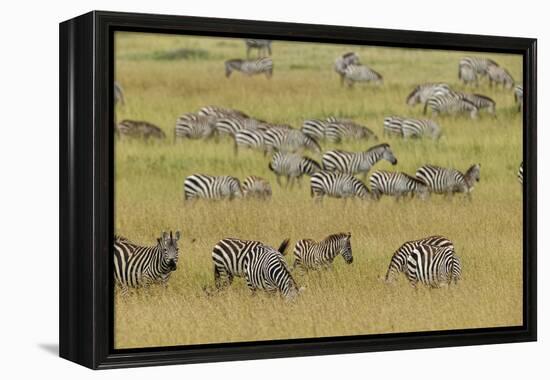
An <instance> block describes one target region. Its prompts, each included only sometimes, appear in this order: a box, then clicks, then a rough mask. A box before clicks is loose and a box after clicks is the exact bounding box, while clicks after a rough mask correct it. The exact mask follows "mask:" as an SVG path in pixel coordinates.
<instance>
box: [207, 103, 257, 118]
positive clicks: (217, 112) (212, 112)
mask: <svg viewBox="0 0 550 380" xmlns="http://www.w3.org/2000/svg"><path fill="white" fill-rule="evenodd" d="M197 113H198V114H199V115H204V116H214V117H216V118H222V117H242V118H248V115H247V114H245V113H244V112H242V111H239V110H236V109H232V108H224V107H219V106H204V107H201V108H200V109H199V111H198V112H197Z"/></svg>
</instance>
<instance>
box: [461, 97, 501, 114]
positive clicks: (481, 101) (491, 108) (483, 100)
mask: <svg viewBox="0 0 550 380" xmlns="http://www.w3.org/2000/svg"><path fill="white" fill-rule="evenodd" d="M454 94H455V95H456V96H458V97H459V98H460V99H464V100H467V101H469V102H470V103H472V104H473V105H474V106H476V107H477V108H478V109H479V110H481V109H487V111H488V112H489V113H490V114H494V113H495V109H496V102H495V101H494V100H493V99H491V98H490V97H488V96H485V95H481V94H466V93H463V92H454Z"/></svg>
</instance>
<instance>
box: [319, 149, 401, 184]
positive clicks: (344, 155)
mask: <svg viewBox="0 0 550 380" xmlns="http://www.w3.org/2000/svg"><path fill="white" fill-rule="evenodd" d="M380 160H386V161H389V162H390V163H391V164H392V165H396V164H397V158H395V156H394V155H393V152H392V150H391V147H390V145H389V144H386V143H384V144H379V145H375V146H373V147H371V148H369V149H368V150H366V151H364V152H347V151H343V150H330V151H328V152H326V153H325V154H323V158H322V161H321V162H322V165H323V170H327V171H339V172H342V173H348V174H357V173H363V175H364V176H365V177H366V175H367V173H368V172H369V170H370V169H371V168H372V167H373V166H374V165H375V164H376V163H377V162H378V161H380Z"/></svg>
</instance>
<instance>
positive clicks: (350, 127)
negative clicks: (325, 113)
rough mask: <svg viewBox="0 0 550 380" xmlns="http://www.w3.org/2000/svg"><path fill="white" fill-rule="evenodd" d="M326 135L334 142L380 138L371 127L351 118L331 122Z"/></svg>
mask: <svg viewBox="0 0 550 380" xmlns="http://www.w3.org/2000/svg"><path fill="white" fill-rule="evenodd" d="M325 137H326V139H327V140H328V141H331V142H334V143H340V142H342V141H343V140H346V139H367V140H369V139H373V140H378V137H377V136H376V135H375V134H374V132H373V131H371V130H370V129H369V128H367V127H365V126H363V125H359V124H357V123H355V122H353V121H349V120H338V121H334V122H331V123H329V125H328V126H327V127H326V129H325Z"/></svg>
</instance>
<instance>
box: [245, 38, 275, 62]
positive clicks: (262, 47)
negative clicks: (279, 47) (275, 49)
mask: <svg viewBox="0 0 550 380" xmlns="http://www.w3.org/2000/svg"><path fill="white" fill-rule="evenodd" d="M244 42H245V45H246V57H247V58H250V51H251V50H252V49H257V50H258V57H261V56H262V53H263V52H264V51H265V52H267V55H271V43H272V41H271V40H254V39H245V40H244Z"/></svg>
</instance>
